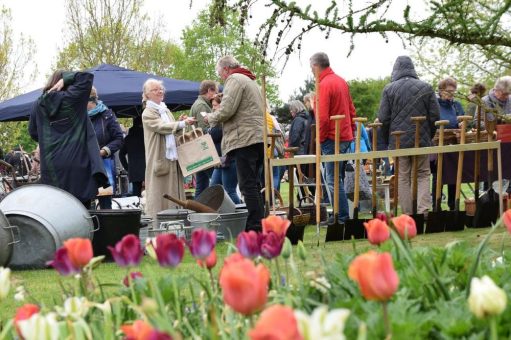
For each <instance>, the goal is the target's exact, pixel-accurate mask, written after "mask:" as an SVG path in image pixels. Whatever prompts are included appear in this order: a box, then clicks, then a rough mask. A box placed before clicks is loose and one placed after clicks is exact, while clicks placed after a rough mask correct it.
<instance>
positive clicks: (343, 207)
mask: <svg viewBox="0 0 511 340" xmlns="http://www.w3.org/2000/svg"><path fill="white" fill-rule="evenodd" d="M310 65H311V69H312V72H313V74H319V110H316V112H319V141H320V142H321V153H322V154H323V155H332V154H334V148H335V143H339V146H340V148H339V149H340V152H341V153H346V152H347V151H348V150H349V146H350V143H351V142H352V141H353V136H354V133H353V132H354V131H355V125H354V124H353V122H352V119H353V118H354V117H356V113H355V106H353V102H352V101H351V95H350V90H349V87H348V84H347V83H346V81H345V80H344V79H343V78H341V77H339V76H338V75H336V74H335V73H334V71H333V70H332V69H331V68H330V61H329V60H328V55H326V53H323V52H318V53H315V54H314V55H313V56H312V57H311V58H310ZM336 115H345V119H343V120H341V122H340V125H341V127H340V138H339V140H338V141H335V122H334V121H331V120H330V117H331V116H336ZM325 168H326V182H327V185H328V189H329V191H330V193H331V195H330V196H331V197H333V194H338V195H339V222H344V221H346V220H347V219H348V218H349V211H348V198H347V197H346V193H345V192H344V183H343V180H342V179H343V178H344V163H343V162H341V163H340V171H339V192H338V193H334V192H333V191H334V163H333V162H328V163H326V167H325ZM332 200H333V198H332ZM329 222H332V221H329Z"/></svg>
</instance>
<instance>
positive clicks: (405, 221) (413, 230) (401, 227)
mask: <svg viewBox="0 0 511 340" xmlns="http://www.w3.org/2000/svg"><path fill="white" fill-rule="evenodd" d="M391 221H392V223H393V224H394V226H395V227H396V230H397V232H398V233H399V236H400V237H401V239H403V240H404V239H405V233H406V235H407V237H408V239H409V240H411V239H412V238H414V237H415V236H417V227H416V226H415V220H414V219H413V218H412V217H410V216H408V215H406V214H401V215H399V216H398V217H394V218H393V219H392V220H391Z"/></svg>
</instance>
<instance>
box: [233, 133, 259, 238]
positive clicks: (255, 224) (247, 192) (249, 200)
mask: <svg viewBox="0 0 511 340" xmlns="http://www.w3.org/2000/svg"><path fill="white" fill-rule="evenodd" d="M233 156H234V158H235V159H236V172H237V173H238V184H239V187H240V191H241V193H242V194H243V199H244V200H245V204H246V206H247V210H248V218H247V225H246V227H245V230H247V231H248V230H255V231H261V230H262V229H261V219H262V218H263V217H264V201H263V196H262V195H261V184H260V181H259V174H260V173H261V168H262V167H263V164H264V148H263V143H257V144H252V145H249V146H246V147H244V148H239V149H236V150H234V151H233Z"/></svg>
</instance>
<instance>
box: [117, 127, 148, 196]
mask: <svg viewBox="0 0 511 340" xmlns="http://www.w3.org/2000/svg"><path fill="white" fill-rule="evenodd" d="M126 156H127V157H126ZM119 160H120V161H121V164H122V166H123V167H124V168H125V169H127V170H128V179H129V181H130V182H131V184H132V186H133V190H132V195H135V196H138V197H140V196H141V195H142V185H143V183H144V176H145V147H144V129H143V127H142V117H136V118H135V119H133V126H132V127H131V128H130V129H129V131H128V135H127V136H126V138H124V144H123V146H122V148H121V150H120V151H119Z"/></svg>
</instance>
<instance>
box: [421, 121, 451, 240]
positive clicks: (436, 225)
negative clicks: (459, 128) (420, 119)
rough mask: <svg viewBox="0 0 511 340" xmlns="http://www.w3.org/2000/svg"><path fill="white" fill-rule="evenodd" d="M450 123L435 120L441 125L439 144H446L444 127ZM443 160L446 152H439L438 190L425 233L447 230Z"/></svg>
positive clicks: (437, 124) (436, 123) (440, 145)
mask: <svg viewBox="0 0 511 340" xmlns="http://www.w3.org/2000/svg"><path fill="white" fill-rule="evenodd" d="M448 124H449V121H448V120H439V121H437V122H435V125H436V126H438V127H440V133H439V136H438V146H439V147H442V146H444V128H445V126H446V125H448ZM443 160H444V154H443V153H439V154H438V158H437V168H436V169H437V170H436V176H437V177H436V184H435V185H436V190H435V202H433V211H431V212H430V213H429V214H428V220H427V221H426V228H425V230H424V233H426V234H429V233H439V232H443V231H444V230H445V216H444V215H445V214H444V213H443V211H442V172H443V168H442V165H443Z"/></svg>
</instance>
